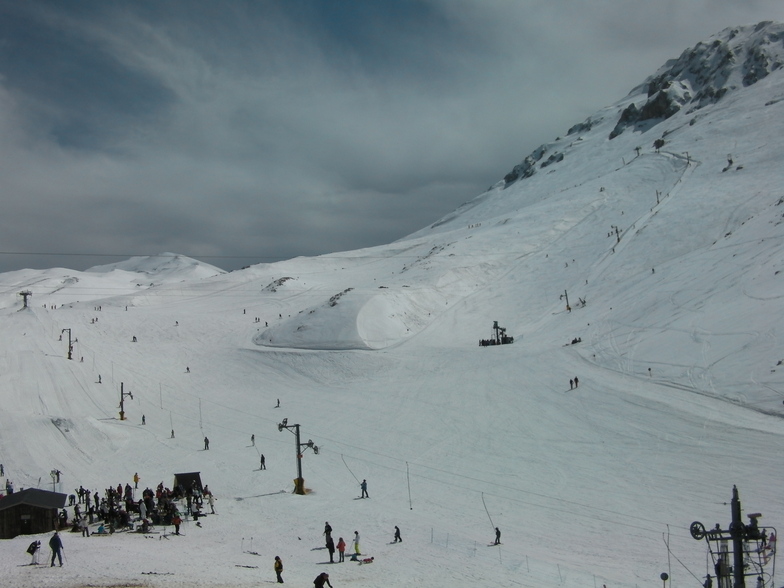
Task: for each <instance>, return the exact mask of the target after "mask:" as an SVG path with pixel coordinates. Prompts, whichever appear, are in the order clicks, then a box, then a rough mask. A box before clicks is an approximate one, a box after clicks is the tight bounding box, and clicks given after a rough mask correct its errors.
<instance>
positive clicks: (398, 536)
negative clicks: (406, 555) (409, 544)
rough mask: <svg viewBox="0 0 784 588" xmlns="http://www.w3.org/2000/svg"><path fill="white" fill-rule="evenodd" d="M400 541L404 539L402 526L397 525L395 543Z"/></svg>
mask: <svg viewBox="0 0 784 588" xmlns="http://www.w3.org/2000/svg"><path fill="white" fill-rule="evenodd" d="M398 541H401V542H402V541H403V539H402V537H400V527H398V526H397V525H395V540H394V541H393V543H397V542H398Z"/></svg>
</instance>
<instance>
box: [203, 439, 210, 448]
mask: <svg viewBox="0 0 784 588" xmlns="http://www.w3.org/2000/svg"><path fill="white" fill-rule="evenodd" d="M209 448H210V440H209V439H207V437H205V438H204V450H205V451H207V450H208V449H209Z"/></svg>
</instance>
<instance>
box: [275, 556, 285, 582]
mask: <svg viewBox="0 0 784 588" xmlns="http://www.w3.org/2000/svg"><path fill="white" fill-rule="evenodd" d="M281 574H283V561H282V560H281V559H280V556H279V555H276V556H275V575H276V576H277V577H278V584H283V576H282V575H281Z"/></svg>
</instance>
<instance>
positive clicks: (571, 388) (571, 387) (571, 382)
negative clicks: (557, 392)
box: [569, 380, 574, 390]
mask: <svg viewBox="0 0 784 588" xmlns="http://www.w3.org/2000/svg"><path fill="white" fill-rule="evenodd" d="M569 390H574V380H569Z"/></svg>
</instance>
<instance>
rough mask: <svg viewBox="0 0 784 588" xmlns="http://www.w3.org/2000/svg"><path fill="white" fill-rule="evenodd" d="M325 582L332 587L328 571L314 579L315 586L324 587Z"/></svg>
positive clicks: (316, 587)
mask: <svg viewBox="0 0 784 588" xmlns="http://www.w3.org/2000/svg"><path fill="white" fill-rule="evenodd" d="M324 584H326V585H327V586H329V588H332V584H330V583H329V574H328V573H327V572H321V573H320V574H319V575H318V576H316V579H315V580H313V586H314V587H315V588H324Z"/></svg>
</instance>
